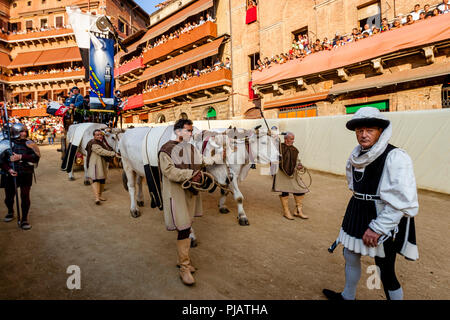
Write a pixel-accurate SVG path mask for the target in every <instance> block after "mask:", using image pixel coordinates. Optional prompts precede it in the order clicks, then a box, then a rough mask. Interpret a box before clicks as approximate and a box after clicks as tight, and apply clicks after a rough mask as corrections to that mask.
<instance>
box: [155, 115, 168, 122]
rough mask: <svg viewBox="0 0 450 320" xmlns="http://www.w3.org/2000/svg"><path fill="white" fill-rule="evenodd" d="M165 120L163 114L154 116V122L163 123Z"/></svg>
mask: <svg viewBox="0 0 450 320" xmlns="http://www.w3.org/2000/svg"><path fill="white" fill-rule="evenodd" d="M164 122H166V116H165V115H163V114H160V115H158V117H156V123H164Z"/></svg>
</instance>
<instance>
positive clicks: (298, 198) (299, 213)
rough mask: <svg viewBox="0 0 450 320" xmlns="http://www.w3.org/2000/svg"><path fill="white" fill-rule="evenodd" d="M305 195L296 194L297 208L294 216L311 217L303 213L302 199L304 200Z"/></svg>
mask: <svg viewBox="0 0 450 320" xmlns="http://www.w3.org/2000/svg"><path fill="white" fill-rule="evenodd" d="M304 197H305V195H301V196H296V195H294V199H295V203H296V205H297V208H296V209H295V213H294V216H296V217H300V218H302V219H308V218H309V217H308V216H307V215H305V214H304V213H303V204H302V201H303V198H304Z"/></svg>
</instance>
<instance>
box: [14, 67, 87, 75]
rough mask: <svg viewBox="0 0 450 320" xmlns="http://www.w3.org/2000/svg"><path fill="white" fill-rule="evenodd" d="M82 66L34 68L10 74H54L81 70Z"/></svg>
mask: <svg viewBox="0 0 450 320" xmlns="http://www.w3.org/2000/svg"><path fill="white" fill-rule="evenodd" d="M82 69H83V68H82V67H78V66H74V67H73V68H72V67H67V68H64V69H56V68H51V69H39V70H38V71H35V70H29V71H22V72H18V71H16V72H14V73H13V74H12V75H14V76H31V75H36V74H54V73H60V72H73V71H80V70H82Z"/></svg>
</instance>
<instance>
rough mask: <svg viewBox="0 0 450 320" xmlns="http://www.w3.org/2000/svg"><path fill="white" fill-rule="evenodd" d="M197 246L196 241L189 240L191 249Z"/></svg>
mask: <svg viewBox="0 0 450 320" xmlns="http://www.w3.org/2000/svg"><path fill="white" fill-rule="evenodd" d="M196 246H198V243H197V240H195V239H192V238H191V248H195V247H196Z"/></svg>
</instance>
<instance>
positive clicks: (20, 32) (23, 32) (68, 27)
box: [1, 25, 72, 35]
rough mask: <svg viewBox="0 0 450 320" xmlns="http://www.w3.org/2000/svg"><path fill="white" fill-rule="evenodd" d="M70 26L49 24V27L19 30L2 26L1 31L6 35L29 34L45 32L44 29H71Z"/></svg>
mask: <svg viewBox="0 0 450 320" xmlns="http://www.w3.org/2000/svg"><path fill="white" fill-rule="evenodd" d="M70 28H72V27H71V26H70V25H64V26H62V27H56V26H53V27H48V26H47V27H41V28H25V29H23V30H19V31H18V30H13V31H9V30H6V29H5V28H3V27H2V28H1V32H2V33H3V34H6V35H11V34H27V33H34V32H43V31H51V30H60V29H70Z"/></svg>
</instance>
